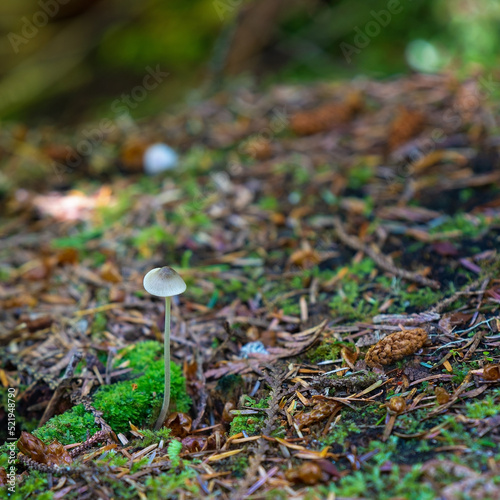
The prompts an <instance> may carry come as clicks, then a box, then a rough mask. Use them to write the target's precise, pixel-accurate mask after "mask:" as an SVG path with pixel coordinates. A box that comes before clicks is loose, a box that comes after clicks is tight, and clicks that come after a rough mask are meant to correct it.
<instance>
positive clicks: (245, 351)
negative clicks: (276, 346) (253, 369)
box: [240, 340, 269, 359]
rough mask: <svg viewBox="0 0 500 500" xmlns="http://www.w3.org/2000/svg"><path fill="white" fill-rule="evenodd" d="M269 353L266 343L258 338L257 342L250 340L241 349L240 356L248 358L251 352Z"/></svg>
mask: <svg viewBox="0 0 500 500" xmlns="http://www.w3.org/2000/svg"><path fill="white" fill-rule="evenodd" d="M254 353H257V354H269V353H268V352H267V349H266V347H265V346H264V344H263V343H262V342H261V341H260V340H258V341H257V342H249V343H248V344H245V345H244V346H243V347H242V348H241V350H240V358H243V359H244V358H248V356H249V354H254Z"/></svg>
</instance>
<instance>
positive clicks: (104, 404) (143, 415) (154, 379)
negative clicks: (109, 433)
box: [94, 342, 191, 432]
mask: <svg viewBox="0 0 500 500" xmlns="http://www.w3.org/2000/svg"><path fill="white" fill-rule="evenodd" d="M162 348H163V346H162V345H161V344H159V343H158V342H141V343H138V344H137V345H136V346H135V347H134V349H133V350H131V351H128V352H127V353H126V354H125V355H124V359H126V360H129V361H130V366H131V368H132V373H133V374H137V373H143V375H141V376H139V377H137V378H135V379H133V380H127V381H123V382H118V383H116V384H112V385H109V386H105V387H101V388H99V389H98V390H97V392H96V393H95V395H94V406H95V407H96V408H97V409H98V410H100V411H102V412H103V416H104V419H105V420H106V421H107V422H108V424H109V425H110V426H111V428H112V429H113V430H114V431H115V432H127V431H128V430H129V429H130V424H129V422H131V423H133V424H134V425H136V426H139V427H141V426H146V427H147V426H149V425H151V423H152V421H153V420H154V418H155V417H156V415H157V413H158V411H159V409H160V407H161V404H162V401H163V389H164V373H165V366H164V363H163V359H161V358H160V359H156V360H155V359H154V358H155V357H157V355H158V354H159V353H161V351H162ZM134 351H135V352H134ZM170 398H171V403H170V405H171V409H173V410H175V411H180V412H187V411H189V408H190V406H191V399H190V398H189V396H188V395H187V392H186V382H185V380H184V377H183V376H182V370H181V369H180V368H179V367H178V366H177V365H175V364H171V365H170Z"/></svg>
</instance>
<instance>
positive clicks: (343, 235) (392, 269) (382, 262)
mask: <svg viewBox="0 0 500 500" xmlns="http://www.w3.org/2000/svg"><path fill="white" fill-rule="evenodd" d="M333 226H334V228H335V231H336V233H337V236H338V238H339V239H340V241H342V243H344V244H345V245H347V246H348V247H350V248H352V249H354V250H357V251H359V252H363V253H365V254H366V255H368V257H370V258H371V259H372V260H373V261H374V262H375V264H377V266H378V267H380V268H381V269H383V270H384V271H387V272H389V273H391V274H394V275H395V276H399V277H400V278H403V279H407V280H408V281H413V282H415V283H419V284H420V285H424V286H429V287H431V288H440V287H441V285H440V284H439V283H438V282H437V281H435V280H431V279H429V278H425V277H424V276H422V275H421V274H419V273H416V272H412V271H407V270H406V269H401V268H400V267H397V266H396V265H395V264H394V262H392V260H391V259H390V258H388V257H386V256H385V255H382V254H381V253H380V252H379V251H378V250H377V249H375V248H373V247H371V246H368V245H365V244H364V243H363V242H362V241H361V240H360V239H359V238H358V237H356V236H352V235H350V234H347V232H346V230H345V228H344V225H343V224H342V222H341V221H340V219H339V218H338V217H334V218H333Z"/></svg>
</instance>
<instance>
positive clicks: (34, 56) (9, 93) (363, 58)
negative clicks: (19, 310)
mask: <svg viewBox="0 0 500 500" xmlns="http://www.w3.org/2000/svg"><path fill="white" fill-rule="evenodd" d="M388 16H389V17H388ZM0 23H1V24H0V30H1V34H2V36H1V37H0V52H1V57H0V119H2V120H3V121H4V122H5V121H12V120H13V121H20V122H23V123H26V124H28V125H30V126H32V125H38V124H50V123H56V124H59V125H64V124H73V123H81V122H84V121H87V120H95V119H98V118H100V117H102V116H109V115H113V114H114V113H116V112H118V111H119V104H118V103H117V102H116V100H117V99H118V100H120V103H121V104H123V103H125V104H126V99H127V96H129V99H130V95H129V94H130V92H131V90H133V89H134V88H136V87H137V86H142V85H146V84H149V85H150V86H152V85H153V80H151V78H149V77H147V75H148V74H150V73H154V72H155V71H156V72H158V71H160V72H161V73H160V76H159V77H158V74H156V77H157V80H158V79H161V85H157V86H156V87H155V88H154V91H151V92H147V97H146V96H142V94H141V90H136V92H135V94H136V95H135V97H134V96H133V97H132V104H130V101H129V104H126V106H125V108H123V109H126V110H127V112H129V113H130V114H131V115H132V116H133V117H134V118H140V117H144V116H150V115H152V114H157V113H159V112H161V111H163V110H165V109H172V106H175V105H179V104H181V105H182V104H183V103H186V102H187V101H190V100H196V99H200V98H202V97H204V96H207V95H210V94H212V93H213V92H215V91H217V90H219V89H221V88H224V87H225V86H227V85H247V84H253V83H259V84H261V85H264V86H265V85H269V84H272V83H275V82H280V83H283V82H308V81H312V80H321V79H336V80H337V79H346V78H353V77H357V76H358V75H367V76H369V77H377V78H385V77H388V76H391V75H397V74H402V73H408V72H411V71H421V72H422V71H423V72H431V73H432V72H442V71H446V70H450V69H451V70H453V71H454V72H455V74H458V75H459V76H460V75H469V74H473V73H474V72H477V71H480V70H485V69H486V70H487V69H488V68H494V67H495V66H497V65H498V62H499V56H498V46H499V42H500V40H499V38H500V30H499V29H498V28H499V23H500V2H498V1H496V0H413V1H411V0H373V1H370V2H366V1H361V0H338V1H335V0H331V1H320V0H247V1H244V0H191V1H189V2H186V1H183V0H169V1H165V0H163V1H162V0H143V1H141V2H137V1H130V0H39V1H38V2H36V1H33V0H31V1H28V0H16V2H2V3H1V5H0ZM166 73H168V76H165V74H166ZM162 75H163V76H162ZM146 77H147V78H148V80H146V81H145V78H146ZM153 77H154V76H153Z"/></svg>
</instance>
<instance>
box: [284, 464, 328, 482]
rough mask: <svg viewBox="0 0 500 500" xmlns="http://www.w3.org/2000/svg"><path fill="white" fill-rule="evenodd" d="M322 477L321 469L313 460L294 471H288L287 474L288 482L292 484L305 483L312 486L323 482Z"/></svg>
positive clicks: (295, 468)
mask: <svg viewBox="0 0 500 500" xmlns="http://www.w3.org/2000/svg"><path fill="white" fill-rule="evenodd" d="M322 475H323V474H322V470H321V467H320V466H319V465H318V464H317V463H316V462H313V461H312V460H310V461H308V462H304V463H303V464H301V465H299V466H298V467H294V468H293V469H288V470H287V471H286V472H285V477H286V478H287V479H288V481H291V482H292V483H304V484H308V485H310V486H312V485H314V484H316V483H318V482H319V481H321V477H322Z"/></svg>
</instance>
